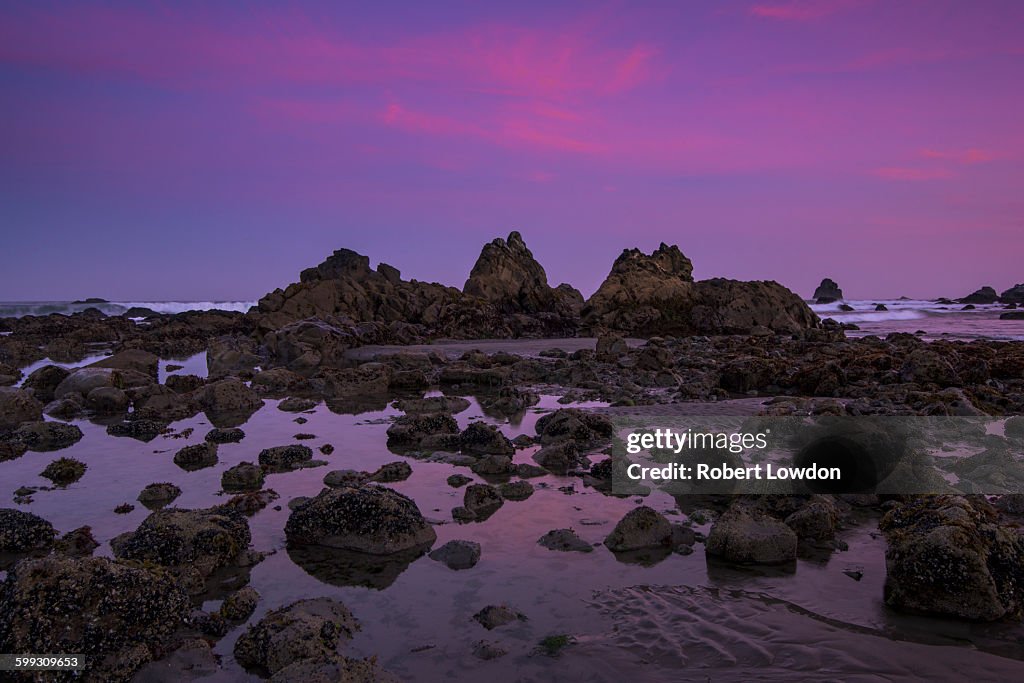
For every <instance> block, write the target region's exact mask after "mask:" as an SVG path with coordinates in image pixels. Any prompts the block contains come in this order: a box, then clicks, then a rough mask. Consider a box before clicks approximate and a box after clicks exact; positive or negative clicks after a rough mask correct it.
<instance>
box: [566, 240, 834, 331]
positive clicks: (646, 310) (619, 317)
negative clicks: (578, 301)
mask: <svg viewBox="0 0 1024 683" xmlns="http://www.w3.org/2000/svg"><path fill="white" fill-rule="evenodd" d="M692 272H693V265H692V264H691V263H690V260H689V259H688V258H686V256H684V255H683V253H682V252H681V251H679V248H678V247H676V246H674V245H673V246H671V247H670V246H668V245H666V244H664V243H662V244H661V246H660V247H658V249H657V250H656V251H654V252H653V253H652V254H650V255H646V254H644V253H642V252H641V251H640V250H638V249H627V250H625V251H623V252H622V254H621V255H620V256H619V258H617V259H616V260H615V263H614V264H613V265H612V270H611V273H609V275H608V277H607V278H606V279H605V281H604V282H603V283H602V284H601V286H600V287H599V288H598V290H597V291H596V292H594V295H593V296H591V297H590V299H589V300H588V301H587V303H586V305H585V306H584V307H583V311H582V313H581V315H582V316H583V324H584V326H585V327H586V328H589V329H590V330H591V331H602V330H613V331H618V332H624V333H627V334H633V335H639V336H653V335H676V336H679V335H701V334H749V333H751V332H761V331H765V330H767V331H768V332H769V333H772V332H774V333H785V334H789V333H794V332H800V331H802V330H805V329H808V328H812V327H815V326H817V324H818V318H817V316H815V315H814V313H813V312H812V311H811V310H810V309H809V308H808V307H807V304H806V303H804V301H803V300H802V299H801V298H800V297H799V296H797V295H796V294H794V293H793V292H791V291H789V290H788V289H786V288H785V287H783V286H782V285H779V284H778V283H776V282H767V281H765V282H739V281H736V280H724V279H714V280H705V281H702V282H694V281H693V276H692Z"/></svg>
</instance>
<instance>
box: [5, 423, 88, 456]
mask: <svg viewBox="0 0 1024 683" xmlns="http://www.w3.org/2000/svg"><path fill="white" fill-rule="evenodd" d="M12 438H13V440H15V441H20V442H21V443H22V444H24V445H25V447H26V448H27V449H28V450H30V451H37V452H48V451H59V450H61V449H62V448H67V447H68V446H73V445H75V444H76V443H78V442H79V441H81V440H82V430H81V429H79V428H78V427H77V426H76V425H71V424H67V423H64V422H32V423H29V424H23V425H22V426H21V427H19V428H18V429H17V430H15V432H14V435H13V437H12Z"/></svg>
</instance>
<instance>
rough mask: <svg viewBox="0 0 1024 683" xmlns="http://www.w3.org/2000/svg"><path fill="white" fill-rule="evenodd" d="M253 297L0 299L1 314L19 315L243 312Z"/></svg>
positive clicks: (252, 304)
mask: <svg viewBox="0 0 1024 683" xmlns="http://www.w3.org/2000/svg"><path fill="white" fill-rule="evenodd" d="M255 305H256V302H255V301H105V302H94V303H77V302H72V301H15V302H0V318H21V317H22V316H26V315H50V314H51V313H59V314H62V315H71V314H73V313H81V312H82V311H84V310H86V309H88V308H96V309H99V310H100V311H102V312H103V313H105V314H107V315H124V314H125V313H126V312H128V310H129V309H132V308H141V309H149V310H151V311H153V312H155V313H184V312H185V311H211V310H219V311H237V312H241V313H245V312H246V311H248V310H249V308H251V307H252V306H255Z"/></svg>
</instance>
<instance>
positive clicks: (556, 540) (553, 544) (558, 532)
mask: <svg viewBox="0 0 1024 683" xmlns="http://www.w3.org/2000/svg"><path fill="white" fill-rule="evenodd" d="M537 543H538V544H540V545H541V546H543V547H545V548H547V549H548V550H558V551H561V552H577V553H589V552H593V550H594V547H593V546H592V545H590V544H589V543H587V542H586V541H584V540H583V539H582V538H580V537H579V536H577V535H576V532H575V531H573V530H572V529H553V530H551V531H549V532H547V533H546V534H544V535H543V536H541V537H540V538H539V539H537Z"/></svg>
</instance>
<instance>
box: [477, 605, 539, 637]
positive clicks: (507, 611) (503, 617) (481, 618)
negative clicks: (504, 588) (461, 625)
mask: <svg viewBox="0 0 1024 683" xmlns="http://www.w3.org/2000/svg"><path fill="white" fill-rule="evenodd" d="M473 620H474V621H476V622H477V623H478V624H480V625H481V626H483V627H484V628H485V629H487V630H488V631H490V630H492V629H496V628H498V627H499V626H504V625H505V624H512V623H515V622H517V621H526V615H525V614H523V613H522V612H520V611H519V610H517V609H513V608H512V607H509V606H508V605H488V606H487V607H484V608H483V609H482V610H480V611H479V612H477V613H476V614H474V615H473Z"/></svg>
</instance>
